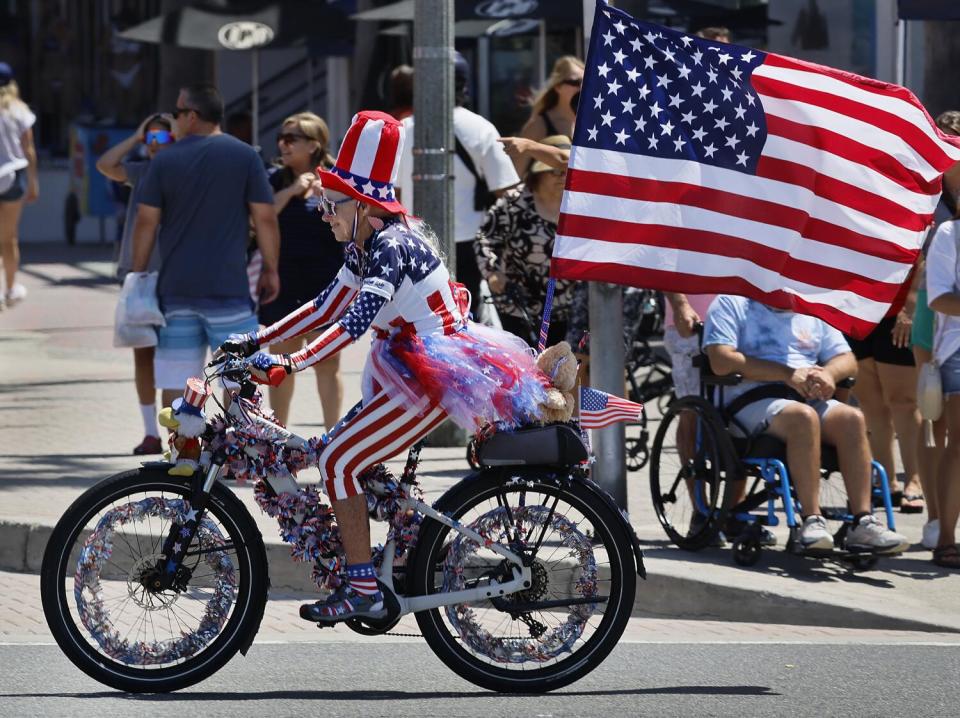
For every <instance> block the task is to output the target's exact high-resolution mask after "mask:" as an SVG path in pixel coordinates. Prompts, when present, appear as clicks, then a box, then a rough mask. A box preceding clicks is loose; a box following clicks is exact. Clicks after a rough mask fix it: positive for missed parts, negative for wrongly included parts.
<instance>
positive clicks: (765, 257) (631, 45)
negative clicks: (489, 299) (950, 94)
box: [551, 4, 960, 336]
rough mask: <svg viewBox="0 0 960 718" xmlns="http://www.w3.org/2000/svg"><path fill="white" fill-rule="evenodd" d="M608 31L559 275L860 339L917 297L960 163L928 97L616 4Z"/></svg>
mask: <svg viewBox="0 0 960 718" xmlns="http://www.w3.org/2000/svg"><path fill="white" fill-rule="evenodd" d="M592 38H593V39H592V41H591V46H590V50H589V52H588V55H587V68H586V72H585V74H584V84H583V93H584V97H593V98H595V99H594V102H593V103H592V104H593V107H592V108H591V107H589V106H587V107H582V109H581V112H580V116H579V117H578V121H577V125H576V129H575V132H574V137H573V147H572V149H571V154H570V164H569V171H568V173H567V186H566V189H565V192H564V198H563V203H562V207H561V214H560V222H559V226H558V231H557V238H556V242H555V245H554V251H553V259H552V261H551V271H552V273H553V274H554V276H556V277H559V278H566V279H588V280H595V281H607V282H616V283H620V284H628V285H632V286H636V287H646V288H649V289H660V290H665V291H674V292H685V293H695V294H702V293H717V292H726V293H732V294H742V295H744V296H749V297H753V298H755V299H759V300H760V301H763V302H766V303H767V304H770V305H771V306H774V307H779V308H784V309H793V310H795V311H799V312H802V313H806V314H812V315H814V316H818V317H820V318H822V319H824V320H825V321H827V322H828V323H830V324H832V325H833V326H835V327H837V328H838V329H840V330H842V331H845V332H847V333H849V334H852V335H854V336H864V335H865V334H867V333H869V331H870V330H871V329H872V328H873V327H874V326H875V325H876V323H877V322H878V321H879V320H880V319H882V318H883V317H884V316H886V315H887V314H888V313H889V312H890V310H891V307H892V306H893V305H894V304H895V303H896V302H900V301H902V297H903V291H902V287H903V284H904V282H905V281H906V280H907V278H908V276H909V274H910V270H911V268H912V266H913V264H914V262H915V260H916V258H917V256H918V254H919V249H920V244H921V242H922V240H923V237H924V234H925V230H926V227H927V225H928V224H929V222H930V218H931V217H932V213H933V209H934V207H935V206H936V203H937V201H938V199H939V196H940V190H941V187H940V178H941V175H942V174H943V172H944V171H945V170H946V169H947V168H948V167H950V166H951V165H952V164H953V163H954V162H957V161H960V142H958V141H957V140H956V139H955V138H953V139H951V138H946V137H945V136H944V135H943V134H942V133H940V132H939V131H938V130H937V129H936V127H935V125H934V124H933V121H932V120H931V118H930V116H929V114H927V113H926V111H925V110H924V108H923V106H922V105H921V104H920V103H919V101H917V99H916V97H914V96H913V95H912V93H910V92H909V91H908V90H906V89H904V88H900V87H896V86H893V85H888V84H885V83H881V82H878V81H876V80H871V79H867V78H860V77H857V76H855V75H852V74H850V73H846V72H841V71H838V70H833V69H831V68H826V67H822V66H819V65H814V64H811V63H807V62H803V61H799V60H793V59H791V58H788V57H783V56H780V55H775V54H773V53H765V52H760V51H755V50H753V49H750V48H745V47H738V46H737V45H733V44H725V43H717V42H714V41H711V40H707V39H704V38H699V37H693V36H691V35H686V34H684V33H681V32H677V31H675V30H672V29H669V28H663V27H659V26H656V25H652V24H649V23H644V22H638V21H636V20H634V19H633V18H631V17H630V16H629V15H627V14H626V13H624V12H623V11H621V10H618V9H616V8H611V7H609V6H605V5H602V4H601V5H598V10H597V13H596V15H595V17H594V32H593V34H592ZM585 104H586V105H589V104H591V103H585Z"/></svg>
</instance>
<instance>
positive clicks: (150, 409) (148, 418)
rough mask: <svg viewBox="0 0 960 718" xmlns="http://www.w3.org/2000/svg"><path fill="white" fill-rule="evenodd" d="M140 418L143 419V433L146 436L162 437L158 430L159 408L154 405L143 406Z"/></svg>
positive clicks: (141, 406)
mask: <svg viewBox="0 0 960 718" xmlns="http://www.w3.org/2000/svg"><path fill="white" fill-rule="evenodd" d="M140 416H142V417H143V433H144V434H145V435H146V436H156V437H159V436H160V430H159V429H158V428H157V407H156V406H154V405H153V404H141V405H140Z"/></svg>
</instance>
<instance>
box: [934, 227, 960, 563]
mask: <svg viewBox="0 0 960 718" xmlns="http://www.w3.org/2000/svg"><path fill="white" fill-rule="evenodd" d="M958 243H960V214H958V215H957V216H955V218H954V219H953V220H951V221H947V222H944V223H943V224H941V225H940V226H939V227H938V228H937V232H936V234H935V235H934V237H933V241H932V242H931V244H930V249H929V251H928V252H927V296H928V297H929V303H930V308H931V309H932V310H934V311H935V312H937V318H936V329H935V337H934V342H933V347H934V360H935V361H936V363H937V365H938V366H939V368H940V383H941V386H942V389H943V398H944V402H943V416H944V418H945V419H946V423H947V442H946V448H945V449H944V451H943V454H942V456H941V458H940V462H939V466H938V467H937V479H936V490H937V499H936V500H937V511H938V514H939V526H938V531H937V542H936V543H937V545H936V548H934V549H933V562H934V563H935V564H937V565H938V566H943V567H945V568H954V569H957V568H960V551H958V550H957V545H956V543H957V539H956V528H957V519H958V518H960V475H958V472H960V441H958V440H957V437H960V250H958V247H957V244H958Z"/></svg>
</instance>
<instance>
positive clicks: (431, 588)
mask: <svg viewBox="0 0 960 718" xmlns="http://www.w3.org/2000/svg"><path fill="white" fill-rule="evenodd" d="M501 476H504V474H500V473H498V472H489V473H487V474H481V475H479V476H477V477H475V478H473V479H468V480H465V481H462V482H461V483H460V484H458V485H457V486H455V487H453V488H452V489H451V490H450V491H448V492H447V493H446V494H444V495H443V496H442V497H441V498H440V500H439V502H438V503H437V505H436V507H437V509H438V510H439V511H441V512H443V513H445V514H446V515H448V516H450V517H452V518H454V519H455V520H460V518H461V517H462V516H463V515H464V514H465V513H466V512H467V511H469V510H470V509H471V508H476V507H478V506H479V505H480V504H482V503H483V502H484V501H489V499H490V498H491V497H494V496H496V495H497V494H498V493H500V492H509V491H518V492H519V491H523V490H526V491H529V492H540V493H543V494H544V495H549V496H559V497H561V498H562V499H563V500H564V501H565V502H567V503H568V504H570V505H571V506H572V507H574V508H575V509H576V510H577V511H578V512H579V513H581V514H582V515H583V516H585V517H588V518H589V519H590V521H591V522H592V523H593V525H594V527H595V529H596V533H595V535H594V537H593V539H592V540H593V542H594V543H595V544H597V545H602V546H603V548H604V549H606V551H607V554H608V556H609V558H610V567H609V573H610V579H609V583H610V593H609V597H608V599H607V601H606V602H605V603H606V606H613V609H612V610H610V611H607V612H606V613H604V615H603V618H602V619H601V621H600V623H599V626H598V627H597V630H596V632H595V633H594V634H593V635H592V636H591V637H590V638H589V639H588V640H586V641H585V642H584V643H583V645H582V646H581V647H580V648H579V649H577V650H575V651H573V652H571V653H570V655H569V656H568V657H566V658H564V659H562V660H560V661H558V662H557V663H555V664H552V665H549V666H545V667H541V668H524V669H522V670H510V669H508V668H502V667H500V666H498V665H493V664H491V663H488V662H485V661H483V660H481V659H479V658H477V657H476V656H475V655H473V654H472V653H471V652H470V651H468V650H467V649H466V648H465V647H464V644H463V641H462V639H461V638H460V637H459V636H457V635H454V634H453V633H452V632H451V631H450V629H449V628H448V627H447V626H446V624H445V623H444V621H443V615H444V611H445V609H443V608H440V609H432V610H428V611H420V612H418V613H417V614H416V618H417V623H418V625H419V627H420V631H421V633H422V634H423V637H424V638H425V639H426V641H427V644H428V645H429V646H430V648H431V649H432V650H433V652H434V653H435V654H436V655H437V657H438V658H439V659H440V660H441V661H442V662H443V663H444V665H446V666H447V667H448V668H450V669H451V670H453V671H454V672H455V673H457V674H458V675H459V676H460V677H462V678H464V679H466V680H468V681H470V682H471V683H473V684H475V685H477V686H480V687H482V688H486V689H489V690H493V691H498V692H502V693H544V692H547V691H552V690H556V689H558V688H562V687H564V686H566V685H569V684H570V683H573V682H574V681H576V680H579V679H580V678H582V677H583V676H584V675H586V674H587V673H589V672H590V671H592V670H593V669H594V668H596V667H597V666H598V665H599V664H600V663H601V662H602V661H603V660H604V659H605V658H606V657H607V655H608V654H609V653H610V651H611V650H612V649H613V647H614V646H615V645H616V643H617V641H618V640H619V639H620V636H621V635H622V634H623V630H624V628H625V627H626V625H627V620H628V619H629V618H630V614H631V612H632V610H633V601H634V596H635V592H636V571H635V559H634V557H633V554H632V552H631V551H630V548H629V547H630V546H631V539H630V538H629V537H628V536H626V533H625V531H624V529H623V526H622V523H621V519H620V518H619V517H618V516H617V515H616V514H615V512H614V510H613V509H611V508H610V506H609V505H608V504H607V503H606V502H604V501H603V499H602V498H601V497H600V496H599V495H598V494H597V493H596V489H594V488H592V487H589V486H588V485H587V484H586V483H584V482H580V481H576V480H572V481H567V480H560V481H557V480H552V479H550V478H548V474H547V473H546V472H544V474H543V475H542V478H538V476H537V472H536V470H535V469H530V470H527V471H526V472H524V473H523V477H522V479H523V481H522V485H520V484H513V483H508V481H509V479H504V478H501ZM537 508H540V507H537ZM451 532H452V529H450V528H449V527H447V526H446V525H444V524H442V523H440V522H438V521H434V520H431V519H429V518H428V519H426V520H425V521H424V523H423V526H422V527H421V529H420V535H419V538H418V542H417V552H416V556H415V557H414V561H413V564H412V574H413V578H412V581H413V583H412V585H413V587H414V588H415V590H414V592H413V593H414V594H417V595H426V594H430V593H434V592H439V591H437V588H442V586H441V587H437V586H436V585H435V583H436V576H435V572H436V571H437V570H438V566H440V565H441V564H440V562H441V561H443V558H442V554H443V553H444V552H446V551H447V550H448V547H449V544H445V543H444V539H445V538H446V537H447V536H449V535H451ZM453 534H454V535H455V534H456V532H453ZM504 615H508V614H506V613H505V614H504ZM571 648H572V646H571ZM525 665H526V664H525Z"/></svg>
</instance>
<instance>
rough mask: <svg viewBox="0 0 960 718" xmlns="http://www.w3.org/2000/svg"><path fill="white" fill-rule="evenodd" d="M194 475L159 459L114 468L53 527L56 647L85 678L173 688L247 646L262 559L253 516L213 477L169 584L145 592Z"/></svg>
mask: <svg viewBox="0 0 960 718" xmlns="http://www.w3.org/2000/svg"><path fill="white" fill-rule="evenodd" d="M191 491H192V488H191V480H190V479H189V478H186V479H184V478H180V477H175V476H168V475H167V473H166V467H163V468H159V467H144V468H141V469H138V470H134V471H127V472H124V473H122V474H117V475H116V476H112V477H110V478H108V479H105V480H103V481H101V482H100V483H99V484H97V485H96V486H94V487H92V488H91V489H89V490H88V491H86V492H85V493H84V494H83V495H82V496H80V498H78V499H77V500H76V501H75V502H74V503H73V505H71V506H70V508H69V509H67V512H66V513H65V514H64V515H63V517H62V518H61V519H60V521H59V522H58V523H57V526H56V527H55V528H54V530H53V534H52V535H51V537H50V541H49V543H48V544H47V548H46V551H45V553H44V557H43V565H42V569H41V576H40V593H41V599H42V602H43V611H44V615H45V616H46V619H47V625H48V626H49V627H50V631H51V633H52V634H53V636H54V638H55V639H56V640H57V643H58V644H59V646H60V648H61V649H62V650H63V652H64V653H65V654H66V655H67V657H68V658H69V659H70V660H71V661H73V663H74V664H75V665H76V666H77V667H78V668H80V670H82V671H84V672H85V673H86V674H88V675H89V676H91V677H93V678H95V679H96V680H98V681H100V682H101V683H104V684H106V685H108V686H112V687H113V688H117V689H119V690H122V691H128V692H132V693H139V692H151V693H163V692H167V691H174V690H179V689H181V688H185V687H187V686H190V685H193V684H194V683H197V682H198V681H201V680H203V679H204V678H206V677H208V676H209V675H211V674H212V673H214V672H215V671H217V670H219V669H220V668H221V667H222V666H223V665H224V664H225V663H226V662H227V661H229V660H230V658H231V657H233V655H234V654H235V653H236V652H237V651H238V650H246V648H247V647H248V646H249V645H250V642H251V641H252V640H253V636H254V634H255V633H256V630H257V628H258V627H259V625H260V620H261V618H262V617H263V610H264V605H265V603H266V598H267V587H268V579H267V557H266V551H265V550H264V546H263V540H262V538H261V536H260V532H259V531H258V530H257V526H256V524H255V523H254V521H253V519H252V517H251V516H250V514H249V513H248V512H247V510H246V508H244V506H243V504H242V503H241V502H240V500H239V499H237V498H236V497H235V496H234V495H233V494H232V493H231V492H230V491H229V490H228V489H226V488H224V487H223V486H222V485H219V484H217V485H215V486H214V490H213V492H212V494H211V496H210V501H209V504H208V507H207V511H206V512H205V514H204V517H203V520H202V521H201V523H200V525H199V528H198V531H197V534H196V536H195V537H194V538H193V540H192V542H191V543H190V545H189V546H185V547H182V550H183V552H184V553H183V555H184V556H185V558H184V560H183V563H182V565H181V567H180V569H179V571H178V573H177V577H176V582H175V583H176V585H175V586H174V587H172V588H170V589H166V590H152V589H151V588H150V586H151V585H152V583H151V582H150V581H149V578H148V577H149V576H151V575H153V574H151V573H150V572H151V571H154V570H155V569H154V567H155V566H157V564H158V562H160V561H162V560H163V559H164V556H163V555H162V553H161V552H162V549H163V545H164V541H165V539H166V537H167V535H168V533H169V531H170V528H171V525H172V524H173V523H177V524H180V525H182V524H183V523H184V522H185V520H186V517H187V515H188V514H189V513H190V511H191V508H190V503H189V497H190V495H191Z"/></svg>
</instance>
